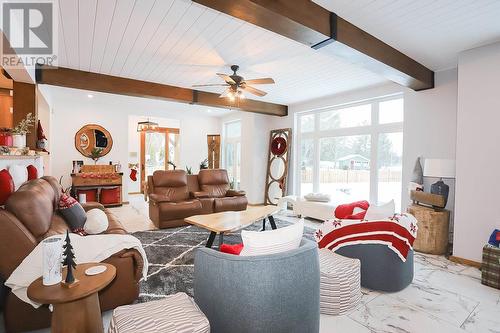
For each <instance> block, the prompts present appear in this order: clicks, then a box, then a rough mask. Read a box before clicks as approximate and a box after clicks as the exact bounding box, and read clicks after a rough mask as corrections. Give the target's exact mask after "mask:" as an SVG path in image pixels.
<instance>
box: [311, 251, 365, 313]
mask: <svg viewBox="0 0 500 333" xmlns="http://www.w3.org/2000/svg"><path fill="white" fill-rule="evenodd" d="M319 269H320V312H321V313H323V314H328V315H342V314H345V313H347V312H350V311H352V310H354V309H355V308H356V306H357V305H358V304H359V301H360V300H361V295H362V294H361V273H360V271H361V263H360V261H359V260H358V259H351V258H347V257H343V256H341V255H338V254H336V253H334V252H332V251H330V250H328V249H320V250H319Z"/></svg>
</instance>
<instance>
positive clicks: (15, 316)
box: [0, 177, 143, 332]
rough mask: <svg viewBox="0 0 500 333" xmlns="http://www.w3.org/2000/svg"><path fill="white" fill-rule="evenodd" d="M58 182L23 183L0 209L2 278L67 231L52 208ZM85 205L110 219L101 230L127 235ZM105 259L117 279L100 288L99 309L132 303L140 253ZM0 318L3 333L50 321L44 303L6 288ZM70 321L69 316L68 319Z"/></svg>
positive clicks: (112, 219)
mask: <svg viewBox="0 0 500 333" xmlns="http://www.w3.org/2000/svg"><path fill="white" fill-rule="evenodd" d="M61 193H62V192H61V186H60V185H59V183H58V182H57V180H56V179H55V178H53V177H43V178H41V179H36V180H32V181H29V182H27V183H25V184H23V185H22V186H21V187H20V188H19V189H18V190H17V191H16V192H14V193H13V194H12V195H11V196H10V198H9V199H8V200H7V202H6V204H5V208H1V209H0V278H1V280H4V281H5V280H7V278H8V277H9V276H10V274H11V273H12V272H13V271H14V269H15V268H16V267H17V266H18V265H19V264H20V263H21V262H22V260H23V259H24V258H25V257H26V256H27V255H28V254H29V253H30V252H31V251H32V250H33V249H34V248H35V246H36V245H37V244H38V243H39V242H40V241H42V240H43V239H45V238H47V237H49V236H52V235H56V234H62V233H65V232H66V230H67V226H66V223H65V222H64V220H63V218H62V217H61V216H60V215H59V214H58V213H57V211H56V208H57V205H58V202H59V197H60V194H61ZM84 208H85V210H89V209H91V208H99V209H102V210H103V211H104V212H105V213H106V215H107V216H108V220H109V228H108V230H107V231H105V233H113V234H126V233H127V232H126V231H125V230H124V229H123V227H122V225H121V224H120V222H118V221H117V220H116V218H115V217H114V216H113V214H111V213H110V212H109V211H108V210H106V209H105V208H104V207H103V206H102V205H101V204H99V203H89V204H87V205H84ZM104 262H106V263H109V264H112V265H114V266H115V267H116V271H117V274H116V278H115V279H114V280H113V282H111V284H110V285H109V286H107V287H106V288H105V289H103V290H102V291H101V292H99V299H100V305H101V310H102V311H107V310H111V309H114V308H115V307H117V306H120V305H124V304H130V303H132V302H133V301H134V300H135V299H136V298H137V296H138V295H139V285H138V283H139V279H140V278H141V276H142V266H143V261H142V257H141V256H140V254H139V253H138V252H137V251H136V250H124V251H120V252H118V253H115V254H114V255H113V256H111V257H110V258H108V259H106V260H105V261H104ZM2 301H4V302H5V303H4V309H3V312H4V320H5V328H6V331H7V332H22V331H27V330H35V329H40V328H46V327H49V326H50V319H51V312H50V311H49V309H48V306H42V307H40V308H38V309H35V308H33V307H32V306H31V305H30V304H27V303H25V302H23V301H21V300H20V299H18V298H17V296H15V295H14V294H13V293H12V292H10V289H8V288H7V290H6V295H5V299H4V300H2ZM68 320H71V318H68Z"/></svg>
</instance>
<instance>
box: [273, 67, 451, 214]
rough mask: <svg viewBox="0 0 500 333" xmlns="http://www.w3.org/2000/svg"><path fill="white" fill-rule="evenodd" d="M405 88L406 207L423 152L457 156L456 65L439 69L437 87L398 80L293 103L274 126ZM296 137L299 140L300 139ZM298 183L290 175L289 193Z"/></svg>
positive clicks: (282, 126) (281, 126)
mask: <svg viewBox="0 0 500 333" xmlns="http://www.w3.org/2000/svg"><path fill="white" fill-rule="evenodd" d="M401 92H402V93H404V99H405V119H404V144H403V188H402V207H406V206H407V205H408V203H409V198H408V191H407V184H408V182H409V181H410V178H411V174H412V171H413V166H414V165H415V161H416V158H417V157H419V156H420V157H424V158H451V159H454V158H455V140H456V100H457V72H456V70H455V69H453V70H448V71H443V72H437V73H436V87H435V88H434V89H431V90H425V91H419V92H416V91H413V90H410V89H407V88H404V87H401V86H399V85H397V84H393V83H387V84H384V85H379V86H374V87H370V88H367V89H362V90H356V91H351V92H349V93H344V94H338V95H333V96H328V97H324V98H321V99H317V100H311V101H307V102H304V103H299V104H295V105H291V106H290V108H289V115H288V116H287V117H282V118H276V117H274V118H272V120H271V127H272V128H285V127H291V128H294V114H295V113H296V112H303V111H309V110H314V109H321V108H326V107H330V106H334V105H341V104H345V103H350V102H356V101H362V100H366V99H370V98H374V97H380V96H387V95H392V94H396V93H401ZM294 132H295V131H294ZM294 138H296V133H294ZM294 141H295V142H296V140H294ZM296 156H297V152H296V151H295V150H294V151H293V154H292V160H293V161H292V165H291V171H292V173H291V175H293V169H294V166H295V163H296V159H295V158H296ZM422 163H423V161H422ZM432 182H433V180H432V179H431V180H426V182H425V183H428V184H430V183H432ZM294 183H295V182H294V179H293V177H290V182H289V193H294V185H295V184H294ZM447 183H448V185H451V186H450V187H451V190H452V191H453V181H451V182H449V181H447ZM451 196H453V193H452V195H451ZM447 208H449V209H453V200H450V202H449V204H448V206H447Z"/></svg>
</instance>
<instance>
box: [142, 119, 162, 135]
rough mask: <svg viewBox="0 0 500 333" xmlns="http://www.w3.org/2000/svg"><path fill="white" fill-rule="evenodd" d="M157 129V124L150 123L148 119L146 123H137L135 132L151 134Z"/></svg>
mask: <svg viewBox="0 0 500 333" xmlns="http://www.w3.org/2000/svg"><path fill="white" fill-rule="evenodd" d="M157 128H158V123H155V122H154V121H150V120H149V118H148V120H147V121H140V122H138V123H137V132H153V131H154V130H156V129H157Z"/></svg>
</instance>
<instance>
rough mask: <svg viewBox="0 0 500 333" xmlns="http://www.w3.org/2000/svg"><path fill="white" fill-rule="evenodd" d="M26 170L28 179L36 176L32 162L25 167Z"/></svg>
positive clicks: (36, 171) (36, 172)
mask: <svg viewBox="0 0 500 333" xmlns="http://www.w3.org/2000/svg"><path fill="white" fill-rule="evenodd" d="M26 169H27V170H28V180H33V179H37V178H38V170H37V169H36V167H35V166H34V165H33V164H30V165H28V166H27V167H26Z"/></svg>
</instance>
